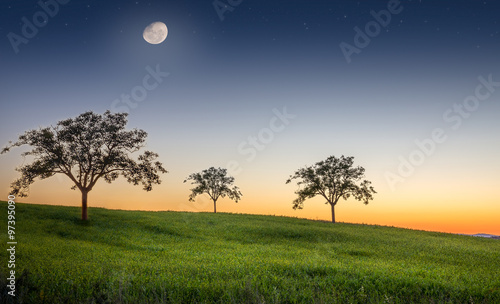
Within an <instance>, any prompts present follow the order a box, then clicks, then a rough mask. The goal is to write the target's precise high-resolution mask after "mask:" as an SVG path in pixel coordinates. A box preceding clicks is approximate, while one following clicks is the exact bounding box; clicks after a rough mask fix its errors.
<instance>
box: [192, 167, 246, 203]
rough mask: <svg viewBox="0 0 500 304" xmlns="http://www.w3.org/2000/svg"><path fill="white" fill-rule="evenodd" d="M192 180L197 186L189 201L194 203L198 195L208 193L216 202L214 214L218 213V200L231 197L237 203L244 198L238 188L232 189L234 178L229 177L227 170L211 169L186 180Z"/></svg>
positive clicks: (194, 174)
mask: <svg viewBox="0 0 500 304" xmlns="http://www.w3.org/2000/svg"><path fill="white" fill-rule="evenodd" d="M188 180H192V182H191V184H194V185H196V187H194V188H193V189H191V194H190V195H189V200H190V201H192V202H194V199H195V197H196V196H197V195H199V194H203V193H206V194H208V196H210V199H211V200H212V201H213V202H214V213H217V200H218V199H219V198H220V197H222V198H224V197H226V196H227V197H229V198H230V199H232V200H234V201H235V202H236V203H237V202H238V200H240V198H241V197H242V196H243V195H242V194H241V192H240V190H239V188H238V187H237V186H234V187H232V188H231V186H232V185H233V183H234V177H232V176H228V175H227V169H223V168H217V169H216V168H214V167H210V168H208V169H206V170H203V171H201V172H198V173H193V174H191V175H189V177H188V178H187V179H186V180H184V182H187V181H188Z"/></svg>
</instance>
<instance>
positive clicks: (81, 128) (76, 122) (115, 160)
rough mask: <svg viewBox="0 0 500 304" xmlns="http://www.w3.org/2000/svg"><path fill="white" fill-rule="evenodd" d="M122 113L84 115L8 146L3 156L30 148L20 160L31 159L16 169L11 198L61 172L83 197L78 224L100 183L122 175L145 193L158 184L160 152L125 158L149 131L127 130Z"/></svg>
mask: <svg viewBox="0 0 500 304" xmlns="http://www.w3.org/2000/svg"><path fill="white" fill-rule="evenodd" d="M126 124H127V114H126V113H116V114H112V113H111V112H110V111H106V112H105V113H104V115H99V114H94V113H93V112H86V113H83V114H81V115H79V116H77V117H75V118H69V119H66V120H62V121H59V122H58V123H57V125H56V126H55V127H54V126H51V127H46V128H40V129H38V130H29V131H26V132H25V133H24V134H23V135H20V136H19V139H18V140H17V142H15V143H12V142H9V145H8V146H7V147H6V148H4V149H3V150H2V152H1V153H2V154H3V153H6V152H8V151H9V150H10V149H11V148H13V147H19V146H23V145H28V146H31V147H33V148H32V149H31V150H30V151H28V152H24V153H22V155H23V156H32V157H34V160H33V162H32V163H31V164H27V165H24V166H21V167H19V168H16V170H17V171H19V172H21V177H20V178H19V179H17V180H15V181H14V182H13V183H12V186H11V187H12V191H11V194H12V195H16V196H21V197H23V196H27V195H28V189H29V186H30V184H32V183H33V182H34V181H35V178H37V177H38V178H40V179H45V178H48V177H51V176H53V175H54V174H57V173H61V174H64V175H66V176H67V177H69V179H71V181H72V182H73V183H74V184H75V185H74V186H73V187H72V189H76V188H78V189H79V190H80V191H81V193H82V220H87V219H88V216H87V195H88V193H89V192H90V191H91V190H92V188H93V187H94V186H95V184H96V183H97V181H98V180H99V179H101V178H102V179H104V180H105V181H106V182H108V183H111V182H112V181H114V180H115V179H116V178H118V176H119V175H120V174H121V175H123V176H124V177H125V178H126V179H127V180H128V182H130V183H133V184H134V185H138V184H139V183H142V185H143V186H144V187H143V188H144V190H146V191H150V190H152V185H153V184H160V183H161V180H160V176H159V174H158V173H159V172H160V173H167V170H165V169H164V168H163V166H162V164H161V163H160V162H158V161H154V160H155V159H156V158H157V157H158V154H156V153H153V152H150V151H144V153H143V154H142V155H139V156H138V158H137V160H134V159H132V158H130V157H129V154H131V153H134V152H137V151H139V150H140V149H141V148H143V147H144V143H145V140H146V137H147V133H146V132H144V131H143V130H138V129H133V130H130V131H126V130H125V125H126Z"/></svg>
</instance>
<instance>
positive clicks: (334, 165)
mask: <svg viewBox="0 0 500 304" xmlns="http://www.w3.org/2000/svg"><path fill="white" fill-rule="evenodd" d="M353 159H354V157H352V156H350V157H344V156H343V155H342V156H341V157H340V158H336V157H335V156H330V157H328V158H327V159H326V160H324V161H320V162H317V163H316V164H314V165H312V166H309V167H305V168H301V169H299V170H297V171H296V172H295V173H294V174H293V175H291V176H290V178H289V179H288V180H287V181H286V183H287V184H288V183H290V182H291V181H292V180H293V179H298V180H299V181H298V182H297V185H298V186H299V190H297V191H296V192H295V193H296V194H297V195H298V197H297V199H295V200H294V201H293V209H302V208H303V207H304V201H305V200H306V199H308V198H313V197H315V196H316V195H320V196H322V197H323V198H325V199H326V203H325V204H330V206H331V207H332V223H335V205H337V202H338V201H339V199H340V198H343V199H345V200H347V199H348V198H349V197H350V196H351V195H352V196H353V197H354V198H355V199H356V200H358V201H363V203H364V204H365V205H366V204H368V201H369V200H372V199H373V195H372V194H373V193H377V192H375V190H374V189H373V187H372V186H370V184H371V182H369V181H367V180H363V181H361V179H362V178H363V177H364V172H365V169H364V168H362V167H353ZM357 182H360V183H359V185H358V184H357Z"/></svg>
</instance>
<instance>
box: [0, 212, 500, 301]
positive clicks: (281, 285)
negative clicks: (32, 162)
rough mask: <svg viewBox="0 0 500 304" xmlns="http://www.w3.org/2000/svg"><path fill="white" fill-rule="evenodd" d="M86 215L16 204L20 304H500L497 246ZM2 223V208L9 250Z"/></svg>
mask: <svg viewBox="0 0 500 304" xmlns="http://www.w3.org/2000/svg"><path fill="white" fill-rule="evenodd" d="M79 215H80V209H79V208H74V207H60V206H43V205H29V204H17V209H16V216H17V218H16V237H17V241H18V245H17V252H16V264H17V265H16V275H17V292H16V294H17V296H16V299H15V300H16V301H15V303H348V302H351V303H409V302H412V303H500V241H498V240H491V239H483V238H473V237H468V236H460V235H451V234H442V233H432V232H423V231H414V230H407V229H398V228H390V227H379V226H367V225H354V224H342V223H338V224H335V225H332V224H331V223H324V222H316V221H310V220H302V219H294V218H286V217H274V216H258V215H236V214H220V213H219V214H211V213H185V212H138V211H137V212H136V211H115V210H106V209H99V208H90V209H89V217H90V222H89V223H82V222H80V221H79V220H78V218H79ZM6 221H7V204H6V203H5V202H0V223H1V227H3V228H2V232H1V234H2V240H3V241H2V243H3V244H5V243H6V240H7V234H6V230H7V229H6V228H5V227H6V224H7V223H6ZM3 246H5V247H7V245H3ZM7 259H8V257H7V251H6V250H5V249H2V250H0V283H1V286H0V290H1V292H2V293H1V295H0V296H1V299H2V300H1V301H0V302H3V303H11V302H12V303H14V301H11V300H12V297H10V296H8V295H7V294H6V292H7V289H6V287H5V286H6V285H7V281H6V280H5V278H6V277H7Z"/></svg>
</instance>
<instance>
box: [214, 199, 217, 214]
mask: <svg viewBox="0 0 500 304" xmlns="http://www.w3.org/2000/svg"><path fill="white" fill-rule="evenodd" d="M214 213H217V201H214Z"/></svg>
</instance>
